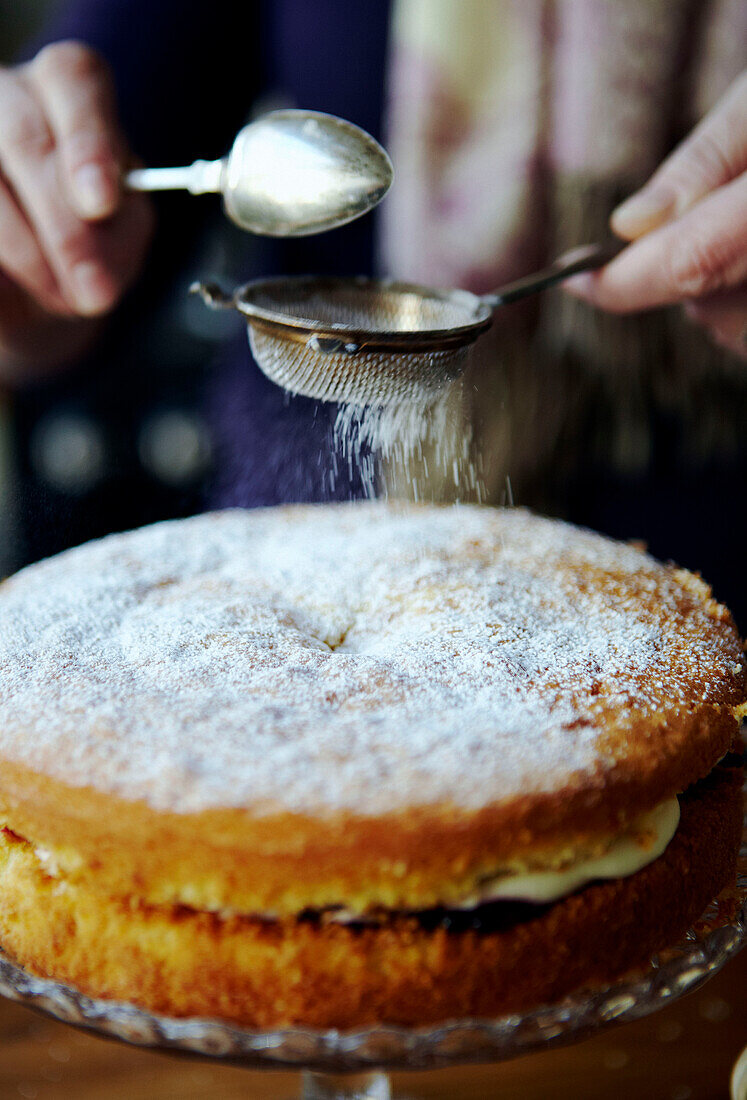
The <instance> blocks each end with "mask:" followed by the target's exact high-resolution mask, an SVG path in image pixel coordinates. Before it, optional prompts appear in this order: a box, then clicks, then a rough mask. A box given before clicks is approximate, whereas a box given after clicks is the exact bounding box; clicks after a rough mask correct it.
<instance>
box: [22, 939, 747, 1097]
mask: <svg viewBox="0 0 747 1100" xmlns="http://www.w3.org/2000/svg"><path fill="white" fill-rule="evenodd" d="M745 1045H747V951H743V952H742V953H741V955H739V956H738V957H737V958H736V959H734V960H733V961H732V962H731V963H730V964H729V965H728V966H727V967H726V968H725V969H724V970H723V971H722V972H721V974H719V975H717V976H716V977H715V978H714V979H713V980H712V981H710V982H709V983H708V984H706V985H705V986H704V987H703V988H702V989H700V990H698V991H697V992H696V993H691V994H690V995H689V996H687V997H684V998H682V999H681V1000H680V1001H678V1002H676V1003H675V1004H673V1005H670V1006H669V1007H668V1008H665V1009H663V1010H662V1011H660V1012H658V1013H655V1014H654V1015H653V1016H649V1017H648V1018H647V1019H644V1020H638V1021H637V1022H635V1023H632V1024H625V1025H623V1026H621V1027H617V1028H611V1029H609V1030H607V1031H605V1032H603V1033H601V1034H599V1035H598V1036H596V1037H595V1038H593V1039H588V1040H586V1042H584V1043H579V1044H577V1045H576V1046H572V1047H566V1048H561V1049H558V1050H551V1051H547V1052H545V1053H541V1054H534V1055H528V1056H527V1057H525V1058H520V1059H518V1060H516V1061H514V1062H508V1063H505V1064H504V1065H502V1066H470V1067H463V1068H462V1067H460V1068H456V1069H447V1070H437V1071H432V1072H428V1073H407V1074H402V1073H400V1074H394V1075H393V1082H394V1085H395V1093H396V1095H397V1096H398V1097H399V1096H402V1097H408V1098H410V1100H417V1098H420V1097H423V1098H425V1097H428V1098H429V1100H447V1098H448V1100H490V1098H492V1097H496V1098H499V1100H500V1098H504V1097H506V1098H511V1100H549V1098H552V1100H571V1098H573V1100H600V1098H604V1100H724V1098H727V1097H728V1095H729V1084H728V1082H729V1076H730V1071H731V1067H732V1065H733V1064H734V1062H735V1061H736V1059H737V1056H738V1054H739V1052H740V1051H741V1050H742V1049H743V1048H744V1047H745ZM298 1092H299V1082H298V1076H297V1075H296V1074H292V1073H279V1072H270V1071H267V1072H261V1073H258V1072H254V1071H248V1070H242V1069H236V1068H233V1067H230V1068H229V1067H224V1066H220V1065H217V1064H214V1063H206V1062H198V1061H192V1060H185V1059H180V1058H176V1057H171V1056H169V1055H166V1054H155V1053H152V1052H150V1051H145V1050H136V1049H133V1048H131V1047H127V1046H124V1045H122V1044H119V1043H115V1042H112V1041H109V1040H104V1039H98V1038H96V1037H94V1036H92V1035H88V1034H84V1033H82V1032H79V1031H76V1030H74V1029H72V1028H68V1027H66V1026H65V1025H64V1024H58V1023H56V1022H53V1021H52V1020H49V1019H46V1018H45V1017H43V1016H40V1015H37V1014H36V1013H34V1012H31V1011H30V1010H29V1009H26V1008H22V1007H21V1006H20V1005H15V1004H13V1003H11V1002H9V1001H4V1000H2V998H0V1100H16V1098H18V1097H23V1098H25V1100H203V1098H204V1100H207V1098H210V1100H239V1098H240V1097H241V1098H246V1097H250V1098H255V1097H256V1098H258V1100H292V1098H294V1097H297V1096H298Z"/></svg>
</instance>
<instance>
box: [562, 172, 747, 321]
mask: <svg viewBox="0 0 747 1100" xmlns="http://www.w3.org/2000/svg"><path fill="white" fill-rule="evenodd" d="M746 280H747V173H745V174H743V175H741V176H740V177H739V178H738V179H735V180H733V181H732V182H731V183H728V184H726V186H724V187H720V188H719V189H718V190H717V191H714V193H713V194H712V195H709V196H708V197H707V198H705V199H703V200H702V201H701V202H700V203H699V204H698V206H697V207H696V208H695V209H693V210H691V211H689V212H688V213H687V214H684V215H683V216H682V217H681V218H679V219H678V220H677V221H676V222H671V223H669V224H667V225H665V226H662V227H661V228H660V229H655V230H653V231H652V232H651V233H649V234H647V235H646V236H645V237H642V238H641V240H639V241H636V242H634V243H633V244H631V245H630V246H629V247H628V248H626V249H624V251H623V252H621V253H620V255H619V256H618V257H617V259H615V260H613V261H612V263H610V264H608V265H607V267H605V268H603V269H602V270H601V271H599V272H595V273H594V274H592V275H581V276H576V277H575V278H573V279H569V280H568V281H567V282H566V284H565V286H566V287H567V288H568V290H570V291H571V293H573V294H575V295H577V296H578V297H580V298H585V299H586V300H587V301H589V302H592V303H593V304H594V305H597V306H599V307H600V308H601V309H606V310H609V311H610V312H612V313H630V312H633V311H637V310H644V309H653V308H654V307H656V306H665V305H671V304H673V303H675V302H683V301H686V300H688V299H690V298H702V297H705V296H706V295H710V294H716V293H718V292H719V291H722V290H729V289H731V288H733V287H736V286H739V285H740V284H741V283H743V282H745V281H746Z"/></svg>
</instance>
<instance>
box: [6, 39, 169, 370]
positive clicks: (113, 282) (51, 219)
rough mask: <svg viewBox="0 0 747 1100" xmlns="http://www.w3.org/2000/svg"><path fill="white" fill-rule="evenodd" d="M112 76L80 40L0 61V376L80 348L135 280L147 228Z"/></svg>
mask: <svg viewBox="0 0 747 1100" xmlns="http://www.w3.org/2000/svg"><path fill="white" fill-rule="evenodd" d="M130 159H131V158H130V154H129V152H128V149H127V145H126V142H125V140H124V138H123V136H122V133H121V131H120V129H119V125H118V122H117V116H116V105H115V97H114V90H113V86H112V80H111V76H110V73H109V71H108V68H107V66H106V64H105V62H104V61H103V60H102V59H101V58H100V57H99V56H98V55H97V54H96V53H95V52H94V51H92V50H91V49H89V48H88V47H87V46H85V45H83V44H80V43H77V42H60V43H56V44H54V45H51V46H47V47H46V48H45V49H43V50H41V52H40V53H39V54H37V56H36V57H35V58H34V59H33V61H31V62H29V63H28V64H27V65H21V66H18V67H16V68H0V374H2V376H4V377H6V378H10V377H18V378H23V377H24V376H28V375H30V374H32V373H34V372H35V371H38V370H43V369H45V368H49V367H52V366H55V365H59V364H61V363H63V362H65V361H67V360H70V359H72V358H74V357H75V356H76V355H78V354H80V352H81V351H82V350H83V349H84V347H85V346H86V344H87V343H88V342H89V341H90V340H91V339H92V337H93V335H94V334H95V332H96V330H97V327H98V325H97V323H96V321H95V320H94V319H95V318H101V317H102V316H103V315H104V314H106V313H107V312H109V311H110V310H111V309H112V308H113V307H114V306H115V305H116V303H117V302H118V301H119V299H120V298H121V296H122V294H123V293H124V291H125V290H126V289H127V287H128V286H129V285H130V284H131V283H132V282H133V280H134V279H135V277H136V275H137V273H138V271H139V269H140V266H141V264H142V261H143V258H144V256H145V252H146V249H147V246H148V242H149V240H150V236H151V232H152V223H153V215H152V210H151V207H150V204H149V202H148V201H147V200H146V199H145V198H144V196H142V195H134V194H123V192H122V187H121V178H122V171H123V169H124V168H125V166H126V165H127V164H128V163H129V162H130Z"/></svg>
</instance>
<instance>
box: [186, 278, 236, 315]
mask: <svg viewBox="0 0 747 1100" xmlns="http://www.w3.org/2000/svg"><path fill="white" fill-rule="evenodd" d="M189 293H190V294H199V296H200V297H201V298H202V300H203V302H204V303H205V305H206V306H210V308H211V309H236V295H235V294H229V293H228V292H227V291H225V290H224V289H223V287H222V286H219V284H218V283H201V282H196V283H192V284H191V286H190V288H189Z"/></svg>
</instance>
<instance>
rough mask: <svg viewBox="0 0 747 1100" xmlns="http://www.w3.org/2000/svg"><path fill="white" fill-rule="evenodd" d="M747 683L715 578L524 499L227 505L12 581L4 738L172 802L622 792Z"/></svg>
mask: <svg viewBox="0 0 747 1100" xmlns="http://www.w3.org/2000/svg"><path fill="white" fill-rule="evenodd" d="M743 693H744V669H743V660H742V652H741V647H740V644H739V639H738V637H737V635H736V632H735V630H734V627H733V624H732V623H731V620H730V618H729V616H728V614H727V613H726V612H725V611H724V609H723V608H721V607H720V606H719V605H718V604H716V603H715V602H714V601H713V600H712V599H710V596H709V593H708V589H707V588H706V586H705V585H703V584H702V582H700V581H699V580H698V579H697V578H695V577H693V576H692V575H690V574H688V573H685V572H684V571H681V570H675V569H673V568H670V567H665V566H662V565H660V564H659V563H657V562H655V561H654V560H653V559H652V558H650V557H649V556H647V555H646V554H644V553H643V552H642V551H640V550H638V549H636V548H634V547H632V546H627V545H621V544H618V543H614V542H611V541H610V540H608V539H605V538H602V537H600V536H598V535H595V534H592V533H590V532H587V531H583V530H579V529H577V528H573V527H571V526H568V525H566V524H563V523H560V522H557V521H550V520H546V519H541V518H538V517H536V516H533V515H531V514H529V513H527V512H524V511H522V510H514V509H511V510H497V509H488V508H477V507H469V506H457V507H447V508H438V507H433V506H408V507H394V506H387V505H385V504H383V503H365V504H364V503H360V504H351V505H329V506H316V507H314V506H311V507H292V508H279V509H266V510H260V511H255V512H243V511H232V512H223V513H215V514H208V515H203V516H198V517H195V518H194V519H188V520H177V521H171V522H167V523H160V524H156V525H154V526H151V527H146V528H143V529H141V530H139V531H134V532H130V533H128V534H124V535H114V536H110V537H108V538H106V539H103V540H101V541H99V542H93V543H89V544H87V545H85V546H82V547H79V548H78V549H75V550H71V551H68V552H66V553H64V554H61V555H59V556H58V557H56V558H52V559H50V560H48V561H45V562H41V563H40V564H38V565H34V566H31V567H29V568H28V569H25V570H23V571H22V572H21V573H19V574H17V575H16V576H15V577H13V578H11V579H10V580H9V581H7V582H5V584H3V585H2V586H1V587H0V758H3V759H5V760H8V761H13V762H14V763H18V764H21V765H24V766H27V767H30V768H32V769H34V770H35V771H38V772H40V773H43V774H44V775H48V776H51V777H53V778H55V779H57V780H61V781H62V782H64V783H68V784H70V785H71V786H76V787H81V786H88V787H92V788H94V789H95V790H97V791H100V792H104V793H107V794H113V795H118V796H119V797H121V798H124V799H128V800H144V801H145V802H146V803H147V804H149V805H150V806H151V807H152V808H154V809H156V810H172V811H176V812H179V813H193V812H199V811H203V810H209V809H216V808H229V807H232V808H246V809H248V810H250V811H252V812H253V813H256V814H258V815H264V814H267V813H273V812H278V811H285V810H290V811H298V812H302V813H308V814H314V815H321V816H324V815H325V814H334V813H336V812H338V811H349V812H352V813H355V814H362V815H366V814H382V813H389V812H397V811H399V810H400V809H405V808H412V807H417V806H432V805H434V804H439V805H452V806H455V807H457V808H464V809H466V810H476V809H479V808H481V807H482V806H487V805H495V804H496V803H502V802H505V801H510V800H512V799H515V798H517V797H524V796H526V795H531V794H533V793H538V792H549V793H552V792H559V791H562V790H564V789H565V788H567V787H568V786H569V784H570V785H575V786H577V785H578V784H584V783H588V784H590V785H595V786H597V787H598V786H599V785H600V783H602V784H603V782H604V776H605V775H606V774H609V773H610V772H611V771H613V770H614V769H616V768H618V769H619V768H620V767H621V766H625V765H626V763H627V764H629V763H630V761H631V760H633V758H635V760H636V761H639V762H641V761H642V762H644V763H645V761H647V760H648V761H650V762H651V766H652V767H653V766H656V767H658V766H662V767H665V766H666V759H667V752H666V747H667V744H668V743H669V741H670V740H671V736H670V735H671V731H672V729H674V728H675V727H676V725H677V723H678V722H680V721H681V720H682V717H683V716H684V715H687V716H689V717H690V718H692V716H693V714H696V715H697V713H699V712H700V711H702V712H703V713H704V714H705V713H707V712H708V713H711V712H712V713H718V709H717V708H720V707H723V706H727V707H731V706H735V705H736V704H738V703H739V702H740V701H741V699H742V697H743ZM636 766H637V765H636ZM701 770H702V769H701Z"/></svg>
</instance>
